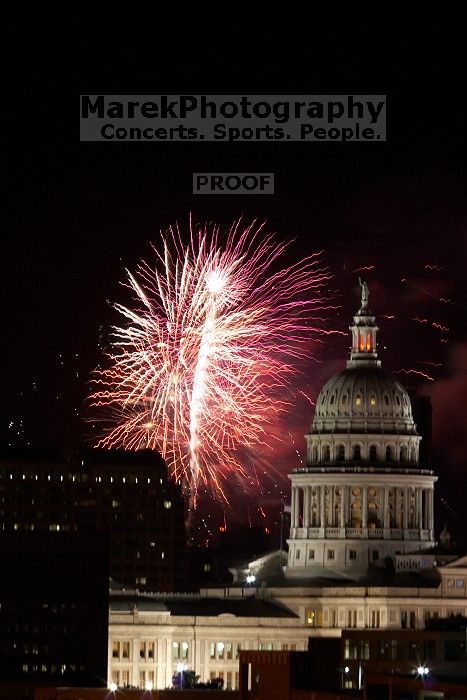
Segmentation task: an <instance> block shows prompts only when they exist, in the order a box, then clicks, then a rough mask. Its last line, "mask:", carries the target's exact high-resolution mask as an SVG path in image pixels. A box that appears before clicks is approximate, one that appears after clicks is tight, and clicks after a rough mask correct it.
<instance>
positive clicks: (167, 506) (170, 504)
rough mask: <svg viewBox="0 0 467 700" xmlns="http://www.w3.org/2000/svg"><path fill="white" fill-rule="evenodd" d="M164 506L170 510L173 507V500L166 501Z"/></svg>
mask: <svg viewBox="0 0 467 700" xmlns="http://www.w3.org/2000/svg"><path fill="white" fill-rule="evenodd" d="M164 508H165V509H166V510H169V508H172V501H164Z"/></svg>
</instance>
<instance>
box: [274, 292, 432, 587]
mask: <svg viewBox="0 0 467 700" xmlns="http://www.w3.org/2000/svg"><path fill="white" fill-rule="evenodd" d="M361 284H362V299H361V305H360V308H359V310H358V311H357V313H356V315H355V316H354V322H353V325H352V326H351V327H350V330H351V332H352V349H351V353H350V359H349V360H348V361H347V367H346V369H345V370H344V371H342V372H340V373H339V374H337V375H335V376H334V377H332V378H331V379H330V380H329V381H328V382H327V383H326V384H325V386H324V387H323V389H322V390H321V392H320V394H319V396H318V399H317V402H316V410H315V416H314V419H313V423H312V425H311V429H310V432H309V433H308V434H307V435H306V440H307V466H306V467H305V468H298V469H295V470H294V471H293V472H292V473H291V474H290V475H289V478H290V480H291V489H292V506H291V510H292V513H291V529H290V538H289V539H288V545H289V560H288V563H287V568H286V575H287V576H288V577H295V578H297V577H303V576H326V577H344V578H345V577H346V578H350V579H355V578H358V577H359V576H364V575H365V574H366V573H367V571H368V569H369V568H370V567H378V566H381V565H382V564H383V562H384V559H385V558H386V557H391V556H393V555H394V554H395V553H396V552H402V553H403V552H413V551H422V550H424V549H428V548H430V547H432V546H433V545H434V507H433V496H434V484H435V482H436V480H437V477H436V476H435V475H434V473H433V471H432V470H431V469H429V468H428V467H425V466H424V465H421V464H419V448H420V440H421V438H420V436H419V434H418V433H417V429H416V425H415V422H414V420H413V416H412V407H411V402H410V398H409V396H408V394H407V392H406V391H405V389H404V388H403V386H402V385H401V384H400V383H399V382H398V381H396V380H395V379H393V378H392V377H391V376H390V375H389V374H387V373H386V372H385V371H384V370H383V369H382V368H381V362H380V360H378V354H377V332H378V328H377V326H376V324H375V317H374V316H373V315H372V313H371V311H370V308H369V306H368V289H367V286H366V283H361Z"/></svg>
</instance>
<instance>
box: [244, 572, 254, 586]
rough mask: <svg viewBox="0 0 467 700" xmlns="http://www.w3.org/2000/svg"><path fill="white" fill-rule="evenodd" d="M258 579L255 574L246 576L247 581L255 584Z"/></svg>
mask: <svg viewBox="0 0 467 700" xmlns="http://www.w3.org/2000/svg"><path fill="white" fill-rule="evenodd" d="M255 581H256V576H253V574H248V576H247V577H246V582H247V583H249V584H250V586H251V584H253V583H254V582H255Z"/></svg>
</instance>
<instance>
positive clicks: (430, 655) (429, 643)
mask: <svg viewBox="0 0 467 700" xmlns="http://www.w3.org/2000/svg"><path fill="white" fill-rule="evenodd" d="M435 656H436V642H435V640H434V639H427V640H426V641H425V643H424V645H423V657H424V659H425V661H433V659H434V658H435Z"/></svg>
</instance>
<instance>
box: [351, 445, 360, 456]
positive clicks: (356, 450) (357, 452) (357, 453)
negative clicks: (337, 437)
mask: <svg viewBox="0 0 467 700" xmlns="http://www.w3.org/2000/svg"><path fill="white" fill-rule="evenodd" d="M361 456H362V455H361V449H360V445H355V446H354V448H353V458H354V459H361Z"/></svg>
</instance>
